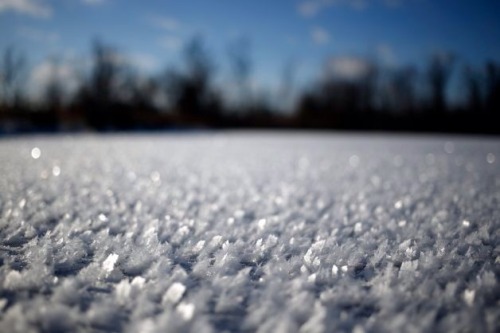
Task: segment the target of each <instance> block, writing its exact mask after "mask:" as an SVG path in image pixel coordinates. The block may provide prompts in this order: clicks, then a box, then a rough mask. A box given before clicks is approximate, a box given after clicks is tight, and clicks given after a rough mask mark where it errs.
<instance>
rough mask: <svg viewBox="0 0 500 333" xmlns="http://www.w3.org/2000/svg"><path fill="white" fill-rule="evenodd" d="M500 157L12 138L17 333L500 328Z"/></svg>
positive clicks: (13, 323) (9, 313) (286, 139)
mask: <svg viewBox="0 0 500 333" xmlns="http://www.w3.org/2000/svg"><path fill="white" fill-rule="evenodd" d="M42 152H43V153H42ZM498 156H500V140H498V139H491V138H489V139H488V138H479V137H469V138H463V137H449V136H446V137H423V136H384V135H378V136H370V137H368V136H363V135H333V134H310V133H279V134H272V133H239V134H238V133H205V134H203V133H197V134H173V135H129V136H118V135H116V136H114V135H106V136H98V135H89V136H77V137H71V136H64V137H62V136H61V137H19V138H10V139H2V141H0V175H1V177H0V332H13V333H16V332H66V331H75V332H103V331H110V332H163V331H169V332H219V331H229V332H256V331H258V332H332V331H335V332H387V331H390V332H410V331H418V332H422V331H428V332H449V331H481V332H498V331H500V324H499V323H500V320H498V318H500V308H499V307H498V304H499V302H500V285H499V283H498V282H499V278H500V270H499V267H500V266H499V263H500V241H499V235H500V211H499V210H498V203H499V202H500V168H499V167H498V165H499V164H498V163H499V162H498Z"/></svg>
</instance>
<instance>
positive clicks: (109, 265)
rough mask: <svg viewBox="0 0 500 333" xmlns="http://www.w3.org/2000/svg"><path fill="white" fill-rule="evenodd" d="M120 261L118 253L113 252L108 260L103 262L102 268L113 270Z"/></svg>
mask: <svg viewBox="0 0 500 333" xmlns="http://www.w3.org/2000/svg"><path fill="white" fill-rule="evenodd" d="M117 261H118V254H115V253H111V254H110V255H109V256H108V257H107V258H106V260H104V261H103V263H102V269H104V270H105V271H106V272H111V271H112V270H113V269H115V264H116V262H117Z"/></svg>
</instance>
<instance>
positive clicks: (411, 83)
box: [389, 66, 417, 112]
mask: <svg viewBox="0 0 500 333" xmlns="http://www.w3.org/2000/svg"><path fill="white" fill-rule="evenodd" d="M416 75H417V71H416V69H415V68H414V67H412V66H406V67H402V68H398V69H396V70H395V71H394V73H392V75H391V76H390V82H389V95H390V96H389V100H390V103H389V108H390V109H392V110H395V111H398V112H413V111H414V110H415V107H416V105H415V104H416V98H415V79H416Z"/></svg>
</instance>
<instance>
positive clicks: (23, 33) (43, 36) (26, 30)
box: [18, 27, 59, 44]
mask: <svg viewBox="0 0 500 333" xmlns="http://www.w3.org/2000/svg"><path fill="white" fill-rule="evenodd" d="M18 34H19V36H20V37H22V38H26V39H29V40H31V41H33V42H37V43H46V44H54V43H57V41H58V40H59V34H58V33H56V32H51V31H45V30H40V29H34V28H30V27H21V28H20V29H19V30H18Z"/></svg>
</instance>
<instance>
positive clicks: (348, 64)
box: [326, 56, 372, 80]
mask: <svg viewBox="0 0 500 333" xmlns="http://www.w3.org/2000/svg"><path fill="white" fill-rule="evenodd" d="M371 70H372V64H371V63H370V62H368V61H367V60H365V59H362V58H358V57H350V56H343V57H332V58H330V59H329V60H328V62H327V68H326V72H327V73H328V75H332V76H333V77H336V78H340V79H345V80H356V79H359V78H361V77H363V76H365V75H367V74H368V73H369V72H370V71H371Z"/></svg>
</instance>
